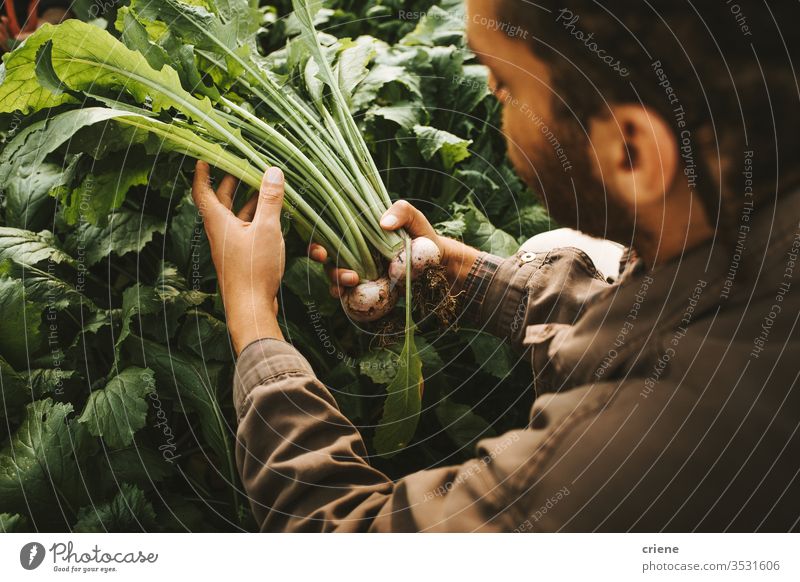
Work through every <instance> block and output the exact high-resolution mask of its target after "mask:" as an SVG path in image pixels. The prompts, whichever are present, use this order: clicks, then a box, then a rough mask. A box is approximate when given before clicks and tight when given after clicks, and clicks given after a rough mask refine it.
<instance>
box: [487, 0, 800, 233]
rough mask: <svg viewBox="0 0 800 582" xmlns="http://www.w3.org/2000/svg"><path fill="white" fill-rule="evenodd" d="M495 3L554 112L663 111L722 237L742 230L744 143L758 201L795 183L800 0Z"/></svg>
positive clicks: (584, 116)
mask: <svg viewBox="0 0 800 582" xmlns="http://www.w3.org/2000/svg"><path fill="white" fill-rule="evenodd" d="M497 6H498V11H499V12H498V15H499V18H500V20H503V21H506V22H508V23H509V26H517V27H519V28H517V29H512V28H509V30H514V32H515V38H520V37H521V34H520V29H522V30H524V31H525V32H526V34H525V38H527V39H528V40H527V42H529V43H531V45H532V51H533V53H534V54H535V55H536V56H537V57H539V58H542V59H543V60H544V61H545V62H546V63H547V64H548V65H549V67H550V69H551V72H552V82H553V86H554V87H553V89H554V91H555V93H556V95H557V97H556V99H555V103H556V106H557V111H558V114H559V116H563V115H573V116H577V118H578V119H579V120H580V121H581V122H582V123H585V122H586V121H588V119H589V118H591V117H594V116H607V115H608V113H609V109H608V108H609V104H615V103H639V102H641V103H642V104H644V105H645V106H647V107H648V108H650V109H652V110H654V111H656V112H658V113H659V114H660V115H661V116H663V118H664V119H665V120H666V122H667V123H668V124H670V125H671V126H672V128H673V130H674V132H675V136H676V138H677V140H678V144H679V148H680V147H683V148H684V149H683V150H682V152H681V154H682V156H685V157H682V158H681V166H680V170H681V172H684V171H686V172H687V173H690V172H691V171H692V168H693V171H694V172H695V174H696V176H695V183H696V188H695V192H697V194H698V195H699V196H700V197H701V202H702V204H703V206H704V207H705V209H706V210H707V212H708V215H709V219H710V220H711V221H712V225H713V224H715V223H716V222H717V221H719V223H720V228H719V231H718V232H719V235H720V236H721V238H723V239H727V240H731V239H732V238H733V239H735V236H736V235H735V232H736V226H735V224H736V223H738V222H739V213H740V211H741V209H742V204H743V202H744V200H745V196H744V192H745V187H746V183H745V177H744V176H743V174H742V173H743V172H744V171H745V170H746V169H748V167H747V165H746V162H745V157H746V154H745V152H747V151H752V152H753V155H752V159H751V160H750V162H749V163H751V164H752V175H753V181H754V182H753V183H754V198H755V204H756V205H757V206H758V205H765V204H766V203H768V202H770V201H773V202H774V199H775V196H780V194H781V193H783V192H785V191H786V190H787V189H791V188H794V187H797V186H800V160H798V157H799V156H798V154H800V130H799V128H798V123H797V121H796V120H797V117H798V115H800V102H799V101H800V88H799V86H798V79H797V78H796V76H795V69H794V62H793V61H794V60H797V61H798V64H800V59H795V57H798V56H800V51H798V46H800V41H798V38H797V37H798V35H797V34H796V32H795V31H794V30H793V27H795V26H797V25H798V23H799V22H800V2H798V0H777V1H772V2H767V1H756V0H694V1H691V0H613V2H612V1H611V0H605V1H600V0H571V1H570V2H569V3H563V2H555V1H554V0H536V1H535V3H534V2H529V1H528V0H499V1H498V4H497ZM576 17H577V18H576ZM590 35H592V36H591V37H590ZM562 100H563V101H562ZM567 108H568V109H567ZM679 108H681V109H679ZM681 122H682V123H685V126H683V125H681ZM717 153H718V154H719V156H720V157H721V160H722V165H721V166H720V167H718V168H717V169H716V170H715V169H714V168H715V166H716V164H714V163H708V158H709V156H712V159H716V156H717ZM720 174H721V175H720ZM691 179H692V177H691V174H690V175H689V176H687V180H691Z"/></svg>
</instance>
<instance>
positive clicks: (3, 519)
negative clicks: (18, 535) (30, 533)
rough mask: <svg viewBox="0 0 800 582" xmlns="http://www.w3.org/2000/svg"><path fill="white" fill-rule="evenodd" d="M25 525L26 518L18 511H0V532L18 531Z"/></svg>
mask: <svg viewBox="0 0 800 582" xmlns="http://www.w3.org/2000/svg"><path fill="white" fill-rule="evenodd" d="M26 525H27V520H26V519H25V517H24V516H22V515H20V514H18V513H14V514H11V513H0V533H14V532H20V531H23V530H24V528H25V527H26Z"/></svg>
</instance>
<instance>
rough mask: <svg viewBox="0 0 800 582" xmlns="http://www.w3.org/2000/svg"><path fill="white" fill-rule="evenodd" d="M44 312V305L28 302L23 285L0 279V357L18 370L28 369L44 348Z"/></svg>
mask: <svg viewBox="0 0 800 582" xmlns="http://www.w3.org/2000/svg"><path fill="white" fill-rule="evenodd" d="M43 312H44V306H43V305H39V304H35V303H33V302H31V301H28V300H27V299H26V297H25V285H24V283H23V282H22V281H18V280H16V279H9V278H8V277H0V357H4V358H5V359H7V360H8V361H9V362H10V363H11V365H13V366H14V367H15V368H17V369H22V368H24V367H27V364H28V362H29V360H30V359H31V358H32V356H33V354H34V353H35V352H36V351H37V350H38V349H39V347H40V346H41V344H42V337H41V332H40V331H39V324H40V323H41V321H42V313H43Z"/></svg>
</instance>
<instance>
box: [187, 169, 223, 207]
mask: <svg viewBox="0 0 800 582" xmlns="http://www.w3.org/2000/svg"><path fill="white" fill-rule="evenodd" d="M210 176H211V169H210V168H209V167H208V164H207V163H206V162H203V161H198V162H197V164H196V165H195V169H194V184H193V185H192V199H193V200H194V204H195V206H197V209H198V210H199V211H200V214H201V215H205V216H211V217H213V216H215V215H217V216H218V215H220V214H221V213H223V212H227V210H226V208H225V207H224V206H223V205H222V203H221V202H220V201H219V199H218V198H217V195H216V194H215V193H214V189H213V188H212V187H211V177H210Z"/></svg>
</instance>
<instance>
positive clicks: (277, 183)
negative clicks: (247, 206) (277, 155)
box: [253, 167, 284, 223]
mask: <svg viewBox="0 0 800 582" xmlns="http://www.w3.org/2000/svg"><path fill="white" fill-rule="evenodd" d="M283 189H284V178H283V171H282V170H281V169H280V168H274V167H273V168H269V169H268V170H267V171H266V173H265V174H264V179H263V180H261V190H260V191H259V193H258V206H257V207H256V213H255V216H254V218H253V222H262V223H263V222H268V221H269V220H278V221H280V218H281V210H282V209H283Z"/></svg>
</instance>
